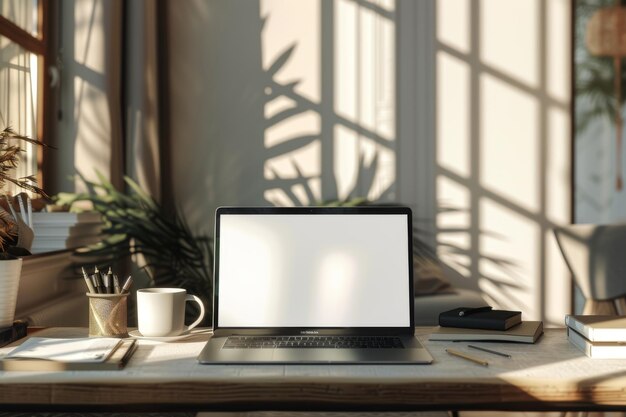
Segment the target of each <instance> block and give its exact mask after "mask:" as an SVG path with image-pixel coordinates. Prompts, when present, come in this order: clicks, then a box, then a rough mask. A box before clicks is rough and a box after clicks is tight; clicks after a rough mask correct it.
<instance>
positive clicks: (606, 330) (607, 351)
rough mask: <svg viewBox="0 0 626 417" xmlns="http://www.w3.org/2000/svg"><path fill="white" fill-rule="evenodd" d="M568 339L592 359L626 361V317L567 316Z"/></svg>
mask: <svg viewBox="0 0 626 417" xmlns="http://www.w3.org/2000/svg"><path fill="white" fill-rule="evenodd" d="M565 324H566V325H567V338H568V340H569V341H570V343H571V344H573V345H574V346H576V347H577V348H578V349H580V350H582V351H583V352H584V353H585V355H587V356H589V357H590V358H602V359H626V317H620V316H572V315H568V316H565Z"/></svg>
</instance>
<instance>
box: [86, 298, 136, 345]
mask: <svg viewBox="0 0 626 417" xmlns="http://www.w3.org/2000/svg"><path fill="white" fill-rule="evenodd" d="M87 297H89V336H96V337H99V336H106V337H128V327H127V317H128V313H127V301H128V294H91V293H87Z"/></svg>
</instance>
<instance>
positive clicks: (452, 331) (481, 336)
mask: <svg viewBox="0 0 626 417" xmlns="http://www.w3.org/2000/svg"><path fill="white" fill-rule="evenodd" d="M542 334H543V322H541V321H523V322H521V323H520V324H519V325H518V326H515V327H511V328H510V329H508V330H485V329H465V328H459V327H438V328H437V329H436V330H434V331H433V332H432V333H431V334H430V337H429V338H428V340H433V341H447V342H454V341H483V342H518V343H535V342H536V341H537V339H539V336H541V335H542Z"/></svg>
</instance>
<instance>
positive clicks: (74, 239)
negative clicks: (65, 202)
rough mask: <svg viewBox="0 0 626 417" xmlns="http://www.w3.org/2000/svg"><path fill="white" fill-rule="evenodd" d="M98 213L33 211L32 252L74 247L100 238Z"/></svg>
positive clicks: (88, 243) (101, 224)
mask: <svg viewBox="0 0 626 417" xmlns="http://www.w3.org/2000/svg"><path fill="white" fill-rule="evenodd" d="M102 226H103V223H102V217H101V216H100V213H95V212H89V213H56V212H55V213H33V230H34V232H35V239H34V241H33V246H32V248H31V252H32V253H33V254H37V253H43V252H53V251H59V250H65V249H75V248H79V247H82V246H87V245H91V244H93V243H97V242H99V241H100V240H101V239H102V236H101V233H102Z"/></svg>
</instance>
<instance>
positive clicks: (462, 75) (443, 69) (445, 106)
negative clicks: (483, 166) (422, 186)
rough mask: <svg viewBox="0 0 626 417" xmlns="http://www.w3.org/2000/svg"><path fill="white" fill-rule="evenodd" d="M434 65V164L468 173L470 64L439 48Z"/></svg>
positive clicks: (461, 173)
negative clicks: (435, 130) (436, 69)
mask: <svg viewBox="0 0 626 417" xmlns="http://www.w3.org/2000/svg"><path fill="white" fill-rule="evenodd" d="M437 68H438V72H437V133H438V135H437V138H438V139H437V163H438V164H439V165H440V166H442V167H445V168H447V169H449V170H450V171H452V172H454V173H456V174H458V175H462V176H469V174H470V164H469V160H470V153H469V146H470V145H469V140H470V123H469V117H470V113H469V112H468V111H467V109H468V108H469V106H470V85H469V83H470V79H469V76H470V69H469V65H468V64H467V63H466V62H463V61H461V60H459V59H457V58H455V57H453V56H452V55H449V54H447V53H445V52H442V51H439V52H438V53H437Z"/></svg>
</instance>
